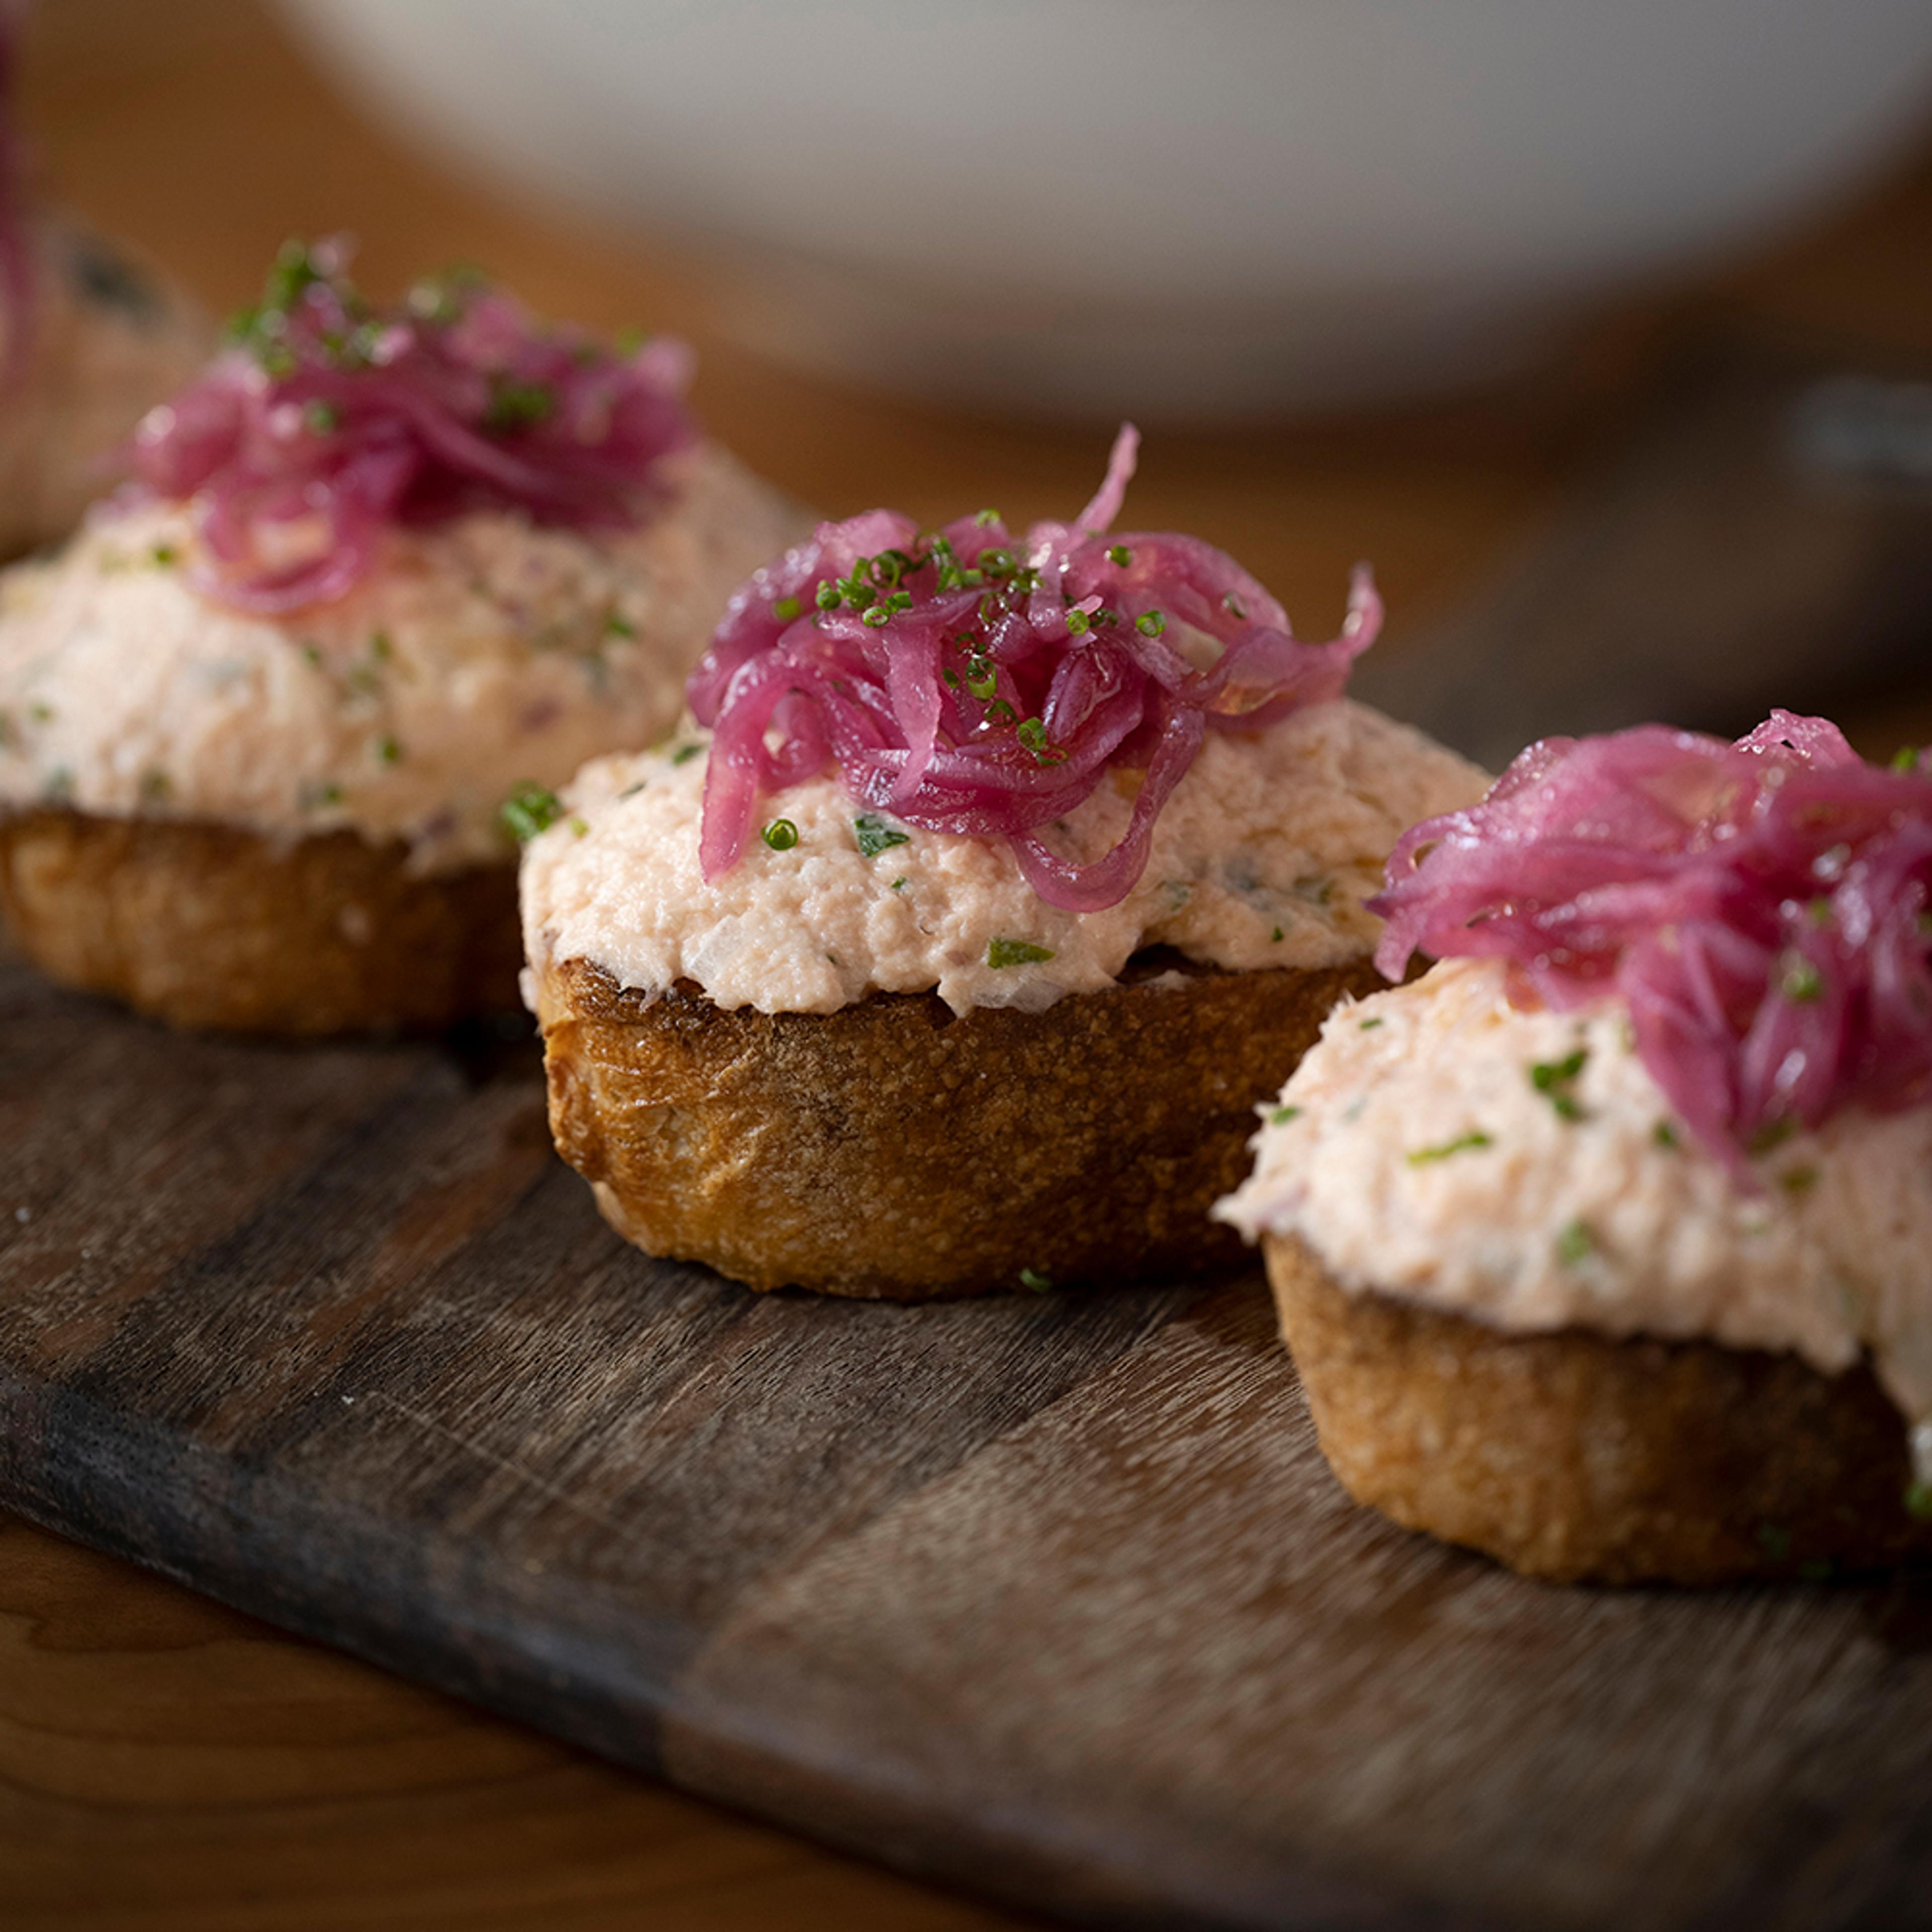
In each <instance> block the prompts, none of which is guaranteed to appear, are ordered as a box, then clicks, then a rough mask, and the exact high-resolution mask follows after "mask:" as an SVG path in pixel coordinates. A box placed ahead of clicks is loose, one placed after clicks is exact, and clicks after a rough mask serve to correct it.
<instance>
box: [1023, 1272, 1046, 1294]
mask: <svg viewBox="0 0 1932 1932" xmlns="http://www.w3.org/2000/svg"><path fill="white" fill-rule="evenodd" d="M1020 1286H1021V1287H1022V1288H1025V1289H1031V1290H1032V1291H1033V1292H1034V1294H1035V1295H1045V1294H1046V1293H1048V1292H1049V1291H1050V1290H1051V1289H1052V1286H1053V1277H1052V1276H1051V1275H1050V1274H1048V1273H1047V1272H1046V1270H1045V1269H1044V1268H1022V1269H1021V1270H1020Z"/></svg>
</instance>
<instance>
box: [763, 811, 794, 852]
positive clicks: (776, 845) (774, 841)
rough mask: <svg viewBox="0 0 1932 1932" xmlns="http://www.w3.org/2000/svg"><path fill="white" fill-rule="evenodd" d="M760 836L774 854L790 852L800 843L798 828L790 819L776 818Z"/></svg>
mask: <svg viewBox="0 0 1932 1932" xmlns="http://www.w3.org/2000/svg"><path fill="white" fill-rule="evenodd" d="M758 836H759V837H760V838H762V839H763V841H765V843H766V844H767V845H769V847H771V848H772V850H773V851H774V852H789V851H790V850H791V848H792V847H793V846H794V845H796V844H797V843H798V827H797V826H796V825H794V824H793V823H792V822H791V820H790V819H788V818H775V819H773V820H772V822H771V823H770V824H769V825H767V826H766V827H765V829H764V830H763V831H762V832H760V833H759V834H758Z"/></svg>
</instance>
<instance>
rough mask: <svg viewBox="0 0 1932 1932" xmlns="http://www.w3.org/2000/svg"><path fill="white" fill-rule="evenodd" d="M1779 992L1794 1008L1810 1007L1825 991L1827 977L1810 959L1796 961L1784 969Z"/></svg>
mask: <svg viewBox="0 0 1932 1932" xmlns="http://www.w3.org/2000/svg"><path fill="white" fill-rule="evenodd" d="M1778 990H1779V991H1780V992H1782V993H1783V994H1784V997H1785V998H1787V1000H1789V1001H1790V1002H1791V1003H1792V1004H1793V1006H1797V1007H1808V1006H1809V1005H1811V1003H1812V1002H1813V1001H1814V1000H1817V998H1820V995H1823V992H1824V990H1825V976H1824V974H1822V973H1821V972H1820V971H1819V970H1818V969H1817V967H1816V966H1814V965H1812V963H1811V961H1810V960H1808V959H1794V960H1793V961H1792V962H1790V965H1787V967H1786V968H1785V969H1784V978H1783V979H1782V980H1780V981H1779V983H1778Z"/></svg>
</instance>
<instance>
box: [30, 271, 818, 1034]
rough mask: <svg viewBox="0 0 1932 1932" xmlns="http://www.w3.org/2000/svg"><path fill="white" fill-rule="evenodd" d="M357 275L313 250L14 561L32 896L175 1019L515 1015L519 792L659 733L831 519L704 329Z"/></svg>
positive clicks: (246, 1023)
mask: <svg viewBox="0 0 1932 1932" xmlns="http://www.w3.org/2000/svg"><path fill="white" fill-rule="evenodd" d="M343 269H344V264H343V258H342V252H341V249H340V248H339V247H338V246H336V245H323V246H322V247H320V248H316V249H314V250H309V249H305V248H301V247H299V246H296V245H291V246H290V248H288V249H287V250H286V251H284V254H283V256H282V257H281V260H279V262H278V264H277V266H276V268H275V272H274V273H273V275H272V277H271V278H270V280H269V287H268V289H267V291H266V294H265V296H264V297H263V301H262V303H261V304H260V306H259V307H258V308H255V309H253V310H251V311H249V312H248V314H245V316H243V317H241V318H239V320H238V322H237V324H236V329H235V332H234V339H233V342H232V343H231V344H230V346H229V347H228V348H227V349H226V350H225V351H224V352H223V353H222V354H221V355H220V356H218V357H217V359H215V361H214V362H213V363H212V364H211V365H210V366H209V367H208V370H207V371H206V372H205V374H203V375H202V377H200V378H199V380H197V381H196V382H195V383H192V384H191V385H190V386H189V387H188V388H187V389H185V390H184V391H183V392H181V394H180V395H178V396H177V397H176V398H175V400H174V401H173V402H172V403H170V404H166V405H163V406H162V407H158V408H157V409H155V410H154V411H153V412H152V413H151V414H150V415H149V416H148V417H147V418H146V419H145V420H144V421H143V422H142V425H141V427H140V429H139V433H138V434H137V435H136V437H135V439H134V441H133V446H132V448H131V450H130V453H129V462H130V467H131V469H132V472H133V481H132V482H131V484H130V487H127V488H126V489H124V490H122V491H121V493H119V494H118V496H115V497H114V498H113V499H110V500H109V501H107V502H104V503H103V504H102V505H100V506H99V507H98V509H97V510H96V511H95V513H94V514H92V516H91V517H89V520H88V522H87V523H86V525H85V526H83V529H82V530H81V531H80V534H79V535H77V536H76V538H74V541H72V542H71V544H69V545H68V547H67V548H66V549H65V550H64V551H63V552H62V553H61V554H60V555H59V556H57V557H55V558H54V559H51V560H50V561H46V562H36V563H31V564H27V565H21V566H19V567H18V568H16V569H15V570H13V571H11V572H10V573H9V574H7V576H6V577H5V579H4V580H0V904H4V906H5V910H6V913H7V918H8V920H9V922H10V925H11V926H12V928H13V933H14V936H15V938H16V939H17V941H18V943H19V944H20V947H21V948H22V950H23V951H25V952H26V953H27V954H28V956H29V957H30V958H31V959H34V961H35V962H37V964H39V965H40V966H41V967H42V968H43V970H45V971H46V972H47V973H48V974H50V975H51V976H52V977H54V978H55V979H57V980H62V981H64V982H65V983H68V984H69V985H71V986H79V987H82V988H84V989H89V990H92V991H95V992H105V993H110V994H113V995H117V996H118V997H119V998H123V999H124V1000H126V1001H128V1002H129V1003H130V1004H131V1005H133V1006H134V1007H136V1008H138V1009H139V1010H141V1011H142V1012H145V1013H152V1014H155V1015H157V1016H160V1018H162V1019H166V1020H167V1021H169V1022H172V1023H174V1024H175V1025H181V1026H199V1027H214V1028H239V1029H245V1030H251V1031H266V1032H273V1033H278V1034H326V1033H332V1032H336V1031H344V1030H362V1029H369V1028H392V1027H400V1026H415V1027H427V1026H437V1025H443V1024H446V1023H447V1022H450V1021H452V1020H454V1019H458V1018H459V1017H461V1016H463V1015H465V1014H468V1013H476V1012H481V1011H488V1010H499V1009H502V1008H505V1007H511V1006H513V1005H514V1001H515V997H516V974H517V966H518V964H519V961H520V946H519V944H518V941H517V916H516V904H515V859H514V853H515V847H514V841H513V840H512V839H511V838H510V837H509V836H508V834H507V832H505V829H504V827H503V826H502V823H501V822H500V819H499V812H500V811H501V808H502V804H503V801H504V799H505V796H506V795H508V794H509V793H511V792H512V791H513V790H514V787H517V785H518V784H520V783H535V784H540V785H541V784H556V783H559V782H560V781H562V779H564V778H566V777H567V776H568V775H569V774H570V773H571V772H572V771H574V769H576V768H577V766H578V765H579V764H580V763H582V762H583V760H584V759H586V757H590V756H592V754H595V753H596V752H598V751H607V750H610V749H611V748H613V747H616V746H618V745H633V744H640V743H644V742H648V741H649V740H650V739H652V738H653V737H655V736H658V735H660V734H661V733H662V732H663V731H664V729H665V728H666V727H667V726H668V725H669V724H670V723H671V722H672V721H673V719H674V718H675V717H676V715H677V712H678V709H679V705H680V703H681V701H682V696H681V692H682V679H683V676H684V673H685V670H687V669H688V667H689V665H690V664H691V660H692V659H693V658H694V657H695V656H696V655H697V652H699V650H700V649H701V648H702V647H703V643H704V642H705V640H706V638H707V637H708V636H709V634H710V630H711V627H712V625H713V624H714V623H715V621H716V619H717V616H718V611H719V610H721V608H722V607H723V605H724V599H725V597H726V595H727V593H728V592H730V589H731V588H732V586H733V585H734V584H736V583H738V582H739V580H741V579H742V577H743V576H744V574H745V571H747V570H748V569H749V568H751V566H752V565H753V564H754V562H756V561H757V559H759V558H760V557H763V556H769V554H770V552H771V550H772V547H773V545H774V544H779V543H782V542H784V541H786V539H787V538H788V537H790V536H791V535H795V534H796V532H798V531H799V529H801V528H802V520H801V519H800V517H799V515H798V514H797V513H796V511H793V509H792V508H791V507H790V505H788V504H787V503H786V502H784V500H783V499H781V497H780V496H778V494H777V493H776V492H775V491H774V490H772V489H771V488H769V487H768V486H767V485H766V484H763V483H761V482H760V481H758V480H757V478H755V477H754V476H752V475H751V474H750V473H749V472H748V471H746V470H745V469H744V468H743V467H742V466H740V465H739V463H737V462H736V460H734V459H733V458H731V457H730V455H727V453H726V452H724V450H722V449H720V448H719V447H718V446H717V445H715V443H707V442H706V441H704V440H703V439H702V437H701V436H700V432H699V430H698V428H697V424H696V422H694V419H693V418H692V416H691V413H690V412H689V411H688V410H687V409H686V407H685V405H684V403H683V401H682V396H681V392H682V389H683V386H684V383H685V377H686V374H687V372H688V355H687V353H686V352H685V350H683V348H682V346H681V345H679V344H676V343H673V342H670V341H653V342H651V343H649V344H645V345H643V346H641V347H633V348H629V349H622V350H619V349H613V348H611V347H607V346H606V345H605V344H602V343H600V342H598V341H596V340H595V339H594V338H592V337H590V336H589V335H586V333H584V332H582V331H580V330H578V329H571V328H568V327H565V326H542V325H538V323H535V322H534V321H533V320H532V319H531V318H530V317H529V316H528V315H527V314H526V313H525V311H523V309H522V308H520V306H519V305H517V304H516V303H515V302H513V301H512V300H511V299H510V298H509V297H508V296H505V295H504V294H502V293H499V292H497V291H496V290H493V289H491V288H490V287H488V286H487V284H484V283H483V282H482V281H481V280H480V278H476V277H475V276H473V275H456V276H452V277H449V278H443V279H441V280H438V281H427V282H424V283H422V284H419V285H418V286H417V287H415V288H414V289H413V290H411V291H410V294H409V296H408V297H407V299H406V300H405V301H404V302H403V303H402V304H401V305H398V306H396V307H393V308H377V307H375V306H374V305H371V303H369V302H366V301H365V300H364V299H362V297H361V296H359V294H358V293H356V290H354V288H353V287H352V286H351V285H350V283H349V282H348V281H347V278H346V277H345V275H344V272H343Z"/></svg>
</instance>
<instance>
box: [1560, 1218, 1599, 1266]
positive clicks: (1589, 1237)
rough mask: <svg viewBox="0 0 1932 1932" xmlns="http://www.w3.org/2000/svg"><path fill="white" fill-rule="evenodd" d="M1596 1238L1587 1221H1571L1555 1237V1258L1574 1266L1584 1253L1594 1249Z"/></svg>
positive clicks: (1587, 1253)
mask: <svg viewBox="0 0 1932 1932" xmlns="http://www.w3.org/2000/svg"><path fill="white" fill-rule="evenodd" d="M1596 1246H1597V1238H1596V1236H1595V1235H1593V1234H1592V1233H1591V1232H1590V1226H1589V1223H1588V1222H1587V1221H1572V1222H1571V1223H1570V1224H1569V1226H1568V1227H1566V1228H1565V1229H1564V1230H1563V1232H1562V1233H1561V1234H1559V1235H1558V1236H1557V1237H1556V1259H1558V1260H1559V1261H1560V1262H1563V1263H1564V1264H1565V1265H1566V1266H1568V1267H1570V1268H1574V1267H1575V1266H1576V1265H1577V1263H1578V1262H1580V1261H1581V1260H1582V1259H1583V1257H1584V1256H1586V1255H1589V1254H1592V1253H1595V1250H1596Z"/></svg>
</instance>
